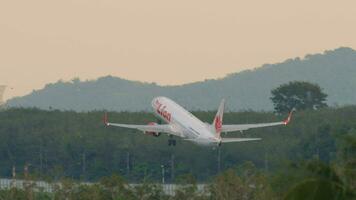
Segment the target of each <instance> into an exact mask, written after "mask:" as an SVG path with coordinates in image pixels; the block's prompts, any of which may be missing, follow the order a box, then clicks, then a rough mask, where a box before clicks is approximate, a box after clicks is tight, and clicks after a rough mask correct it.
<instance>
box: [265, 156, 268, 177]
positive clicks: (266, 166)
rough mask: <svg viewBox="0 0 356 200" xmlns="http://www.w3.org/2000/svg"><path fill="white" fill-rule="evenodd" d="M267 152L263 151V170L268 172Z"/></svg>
mask: <svg viewBox="0 0 356 200" xmlns="http://www.w3.org/2000/svg"><path fill="white" fill-rule="evenodd" d="M267 156H268V155H267V152H266V151H265V171H266V172H268V157H267Z"/></svg>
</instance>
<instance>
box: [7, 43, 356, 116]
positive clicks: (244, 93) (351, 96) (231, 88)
mask: <svg viewBox="0 0 356 200" xmlns="http://www.w3.org/2000/svg"><path fill="white" fill-rule="evenodd" d="M293 80H300V81H309V82H312V83H317V84H319V85H320V86H321V87H322V88H324V92H326V93H327V94H328V95H329V97H328V104H329V105H348V104H355V103H356V51H355V50H353V49H350V48H345V47H343V48H338V49H335V50H332V51H325V52H324V53H322V54H314V55H306V56H305V57H304V58H294V59H288V60H286V61H284V62H282V63H277V64H265V65H263V66H261V67H258V68H256V69H254V70H246V71H242V72H239V73H235V74H230V75H227V76H226V77H224V78H222V79H216V80H205V81H202V82H196V83H191V84H185V85H179V86H160V85H156V84H155V83H143V82H138V81H129V80H124V79H121V78H117V77H112V76H107V77H102V78H99V79H97V80H92V81H80V80H78V79H74V80H73V81H71V82H63V81H59V82H57V83H51V84H48V85H46V86H45V87H44V88H43V89H41V90H38V91H33V92H32V93H31V94H29V95H27V96H24V97H18V98H14V99H11V100H9V101H8V102H7V105H8V106H11V107H14V106H19V107H38V108H42V109H48V108H55V109H63V110H76V111H88V110H97V109H107V110H115V111H141V110H149V109H150V101H151V99H152V98H153V97H154V96H161V95H163V96H168V97H171V98H173V99H174V100H176V101H177V102H178V103H180V104H182V105H184V106H185V107H186V108H188V109H191V110H214V109H216V107H217V106H218V104H219V101H220V99H221V98H226V99H227V109H228V110H246V109H253V110H271V109H272V103H271V101H270V96H271V94H270V91H271V89H273V88H276V87H277V86H279V85H280V84H283V83H287V82H289V81H293Z"/></svg>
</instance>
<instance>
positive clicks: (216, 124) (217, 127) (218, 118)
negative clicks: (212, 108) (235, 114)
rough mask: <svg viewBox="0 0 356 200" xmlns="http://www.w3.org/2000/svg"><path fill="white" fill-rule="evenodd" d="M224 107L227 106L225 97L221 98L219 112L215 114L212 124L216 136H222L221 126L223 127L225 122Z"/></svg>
mask: <svg viewBox="0 0 356 200" xmlns="http://www.w3.org/2000/svg"><path fill="white" fill-rule="evenodd" d="M224 107H225V99H222V100H221V103H220V106H219V109H218V112H217V113H216V115H215V118H214V121H213V124H212V129H213V131H214V132H215V136H216V137H218V138H220V137H221V136H220V133H221V128H222V122H223V115H224Z"/></svg>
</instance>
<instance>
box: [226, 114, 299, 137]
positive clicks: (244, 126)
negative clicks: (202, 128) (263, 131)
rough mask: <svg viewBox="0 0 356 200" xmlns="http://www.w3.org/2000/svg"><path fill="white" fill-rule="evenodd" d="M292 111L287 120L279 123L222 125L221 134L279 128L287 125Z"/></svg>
mask: <svg viewBox="0 0 356 200" xmlns="http://www.w3.org/2000/svg"><path fill="white" fill-rule="evenodd" d="M293 112H294V109H293V110H292V111H291V112H290V113H289V115H288V118H287V119H286V120H284V121H281V122H272V123H259V124H235V125H222V127H221V132H233V131H244V130H248V129H252V128H262V127H269V126H279V125H287V124H288V123H289V122H290V120H291V118H292V113H293Z"/></svg>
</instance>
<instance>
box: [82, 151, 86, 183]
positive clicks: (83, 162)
mask: <svg viewBox="0 0 356 200" xmlns="http://www.w3.org/2000/svg"><path fill="white" fill-rule="evenodd" d="M82 165H83V166H82V175H83V177H84V179H85V172H86V153H85V150H84V151H83V154H82Z"/></svg>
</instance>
